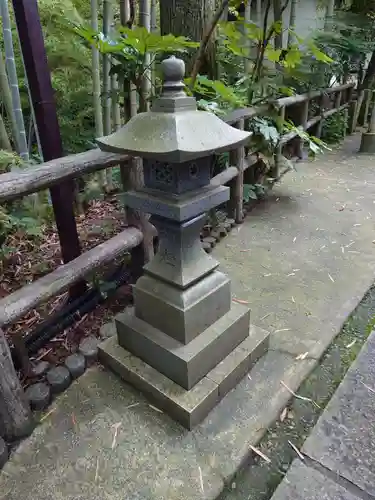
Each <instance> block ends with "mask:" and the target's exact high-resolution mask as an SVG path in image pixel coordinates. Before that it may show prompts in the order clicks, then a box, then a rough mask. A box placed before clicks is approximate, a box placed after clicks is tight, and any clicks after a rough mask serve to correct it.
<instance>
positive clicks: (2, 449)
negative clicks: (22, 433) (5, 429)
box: [0, 437, 9, 469]
mask: <svg viewBox="0 0 375 500" xmlns="http://www.w3.org/2000/svg"><path fill="white" fill-rule="evenodd" d="M8 456H9V455H8V447H7V445H6V443H5V441H4V439H3V438H1V437H0V469H1V468H2V467H3V466H4V465H5V464H6V462H7V460H8Z"/></svg>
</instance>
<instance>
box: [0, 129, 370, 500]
mask: <svg viewBox="0 0 375 500" xmlns="http://www.w3.org/2000/svg"><path fill="white" fill-rule="evenodd" d="M356 140H357V141H358V138H352V139H349V140H348V141H347V142H346V143H345V145H344V148H343V149H342V150H341V151H340V152H338V153H335V154H332V155H326V156H324V157H322V158H320V159H319V160H317V161H315V162H312V163H306V164H301V165H299V166H298V167H297V168H298V171H297V172H296V173H294V174H293V175H289V177H286V178H285V180H284V182H283V183H282V185H281V186H279V187H277V188H276V189H275V191H274V192H273V193H272V196H271V197H270V198H269V199H268V200H267V202H265V203H262V204H260V205H259V206H258V207H257V208H256V210H255V211H254V212H253V213H252V214H251V215H249V217H248V218H247V219H246V222H245V223H244V224H243V225H242V226H240V227H238V228H236V229H235V230H234V231H233V233H232V234H231V235H230V236H228V237H227V238H226V239H225V240H224V241H223V242H221V243H220V244H219V245H218V247H217V248H216V249H215V254H216V257H217V258H218V259H220V260H221V262H222V263H223V266H222V267H223V269H224V270H226V271H227V272H228V273H229V275H230V277H231V278H232V280H233V292H234V295H235V297H237V298H238V299H240V300H244V301H246V302H248V303H249V305H250V307H251V309H252V320H251V321H252V323H253V324H255V325H258V326H261V327H263V328H265V329H268V330H270V331H271V332H272V343H271V344H272V345H271V351H270V352H269V353H268V354H267V355H266V356H265V357H263V358H262V359H261V360H260V361H259V362H258V363H257V364H256V366H255V367H254V368H253V370H252V371H251V374H250V376H249V377H245V378H244V379H243V380H242V381H241V382H240V383H239V385H238V386H237V388H236V389H234V390H233V391H231V392H230V393H229V394H228V395H227V396H226V397H225V398H224V400H223V401H222V402H221V403H220V404H219V405H218V406H217V407H216V408H215V410H213V411H212V412H211V414H210V415H209V417H208V418H207V419H206V420H205V422H203V423H202V424H201V425H199V426H198V427H197V428H196V429H195V430H194V431H193V432H188V431H186V430H185V429H182V428H181V427H180V426H179V425H177V424H175V423H174V422H172V421H171V420H170V419H169V418H168V417H167V416H166V415H164V414H162V413H159V412H158V411H156V410H155V409H154V408H153V407H152V406H150V405H149V404H148V403H147V401H146V400H145V399H144V398H143V397H142V396H141V395H140V394H139V393H137V392H136V391H134V390H132V389H131V388H130V387H128V386H126V385H125V384H123V383H122V382H120V381H119V380H118V379H117V378H116V377H114V376H113V375H111V374H109V373H108V372H106V371H104V370H102V369H100V368H94V369H91V370H89V371H88V372H87V373H86V374H85V375H84V376H83V377H81V378H80V379H79V380H78V381H76V382H75V383H74V384H73V385H72V386H71V388H70V389H69V390H68V391H66V392H65V393H64V394H63V395H62V396H61V397H60V398H58V399H57V401H56V402H55V403H54V405H53V407H52V412H51V413H50V414H49V415H48V417H46V418H45V419H44V420H43V422H42V423H41V425H40V426H39V427H38V428H37V430H36V431H35V432H34V434H33V435H32V436H31V437H30V438H29V439H28V440H26V441H24V442H23V443H22V444H21V446H20V447H19V448H18V450H17V451H16V452H15V453H14V454H13V456H12V458H11V460H10V461H9V462H8V464H7V465H6V467H5V469H4V470H3V472H2V475H1V480H0V499H6V500H20V499H26V498H32V499H33V500H51V499H52V498H53V499H54V500H60V499H61V500H62V499H64V500H97V499H98V498H100V499H101V500H102V499H103V500H105V499H106V498H110V499H111V500H120V499H121V500H122V499H123V498H129V499H130V498H131V499H132V500H139V499H141V500H177V499H178V500H190V499H194V500H196V499H197V498H199V499H207V500H212V499H215V498H217V496H218V494H219V493H220V492H221V491H222V489H223V487H224V485H225V484H228V482H229V481H231V478H232V477H233V474H234V473H235V472H236V471H237V470H238V468H239V467H240V466H241V465H243V463H244V461H245V460H246V458H247V457H248V455H249V453H250V450H251V448H250V447H251V446H255V445H256V444H257V442H258V441H259V440H260V438H261V437H262V436H263V434H264V433H265V431H266V429H267V427H268V426H269V425H270V424H271V423H272V422H273V421H274V420H275V419H276V418H277V416H278V414H279V413H280V412H281V410H282V409H283V408H284V407H285V405H286V403H287V401H288V399H289V398H290V396H291V394H290V390H294V391H295V390H297V388H298V386H299V385H300V383H301V382H302V380H304V378H305V377H306V376H307V375H308V373H309V372H310V371H311V369H312V368H313V367H314V366H315V364H316V362H317V359H318V358H319V356H320V355H321V354H322V352H323V351H324V349H325V348H326V346H327V345H328V344H329V343H330V342H331V340H332V338H333V337H334V336H335V335H336V334H337V333H338V331H339V330H340V327H341V324H342V322H343V320H344V319H345V318H346V316H347V315H348V314H349V313H350V312H351V311H352V309H354V307H355V306H356V304H357V302H358V301H359V300H360V299H361V297H362V296H363V295H364V293H365V292H366V290H367V289H368V288H369V287H370V285H371V284H372V282H373V280H374V270H375V244H374V240H375V231H374V225H375V224H374V220H373V213H374V211H375V161H374V159H373V158H372V157H355V156H352V155H351V151H353V150H354V149H355V148H358V142H357V143H356V142H355V141H356ZM305 353H306V354H305ZM297 354H305V356H304V357H303V359H296V355H297ZM155 376H156V374H155ZM281 382H283V384H282V383H281ZM286 386H287V387H289V390H288V389H287V388H286ZM20 478H22V480H21V479H20Z"/></svg>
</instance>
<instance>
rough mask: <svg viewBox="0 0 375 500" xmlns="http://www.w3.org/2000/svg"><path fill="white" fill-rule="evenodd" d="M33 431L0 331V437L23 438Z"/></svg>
mask: <svg viewBox="0 0 375 500" xmlns="http://www.w3.org/2000/svg"><path fill="white" fill-rule="evenodd" d="M32 429H33V420H32V416H31V411H30V407H29V404H28V402H27V400H26V396H25V394H24V392H23V390H22V387H21V384H20V381H19V380H18V377H17V373H16V370H15V369H14V366H13V362H12V357H11V354H10V349H9V346H8V342H7V340H6V338H5V335H4V332H3V331H2V330H1V329H0V435H4V437H5V438H6V439H7V440H15V439H19V438H21V437H25V436H27V435H28V434H30V432H31V431H32Z"/></svg>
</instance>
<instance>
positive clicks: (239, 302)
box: [232, 297, 249, 305]
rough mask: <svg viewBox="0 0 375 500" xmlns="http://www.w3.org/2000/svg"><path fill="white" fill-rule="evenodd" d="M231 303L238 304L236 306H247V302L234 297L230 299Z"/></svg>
mask: <svg viewBox="0 0 375 500" xmlns="http://www.w3.org/2000/svg"><path fill="white" fill-rule="evenodd" d="M232 300H233V302H238V304H245V305H246V304H248V303H249V302H248V301H247V300H242V299H236V297H233V298H232Z"/></svg>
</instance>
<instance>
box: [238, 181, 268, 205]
mask: <svg viewBox="0 0 375 500" xmlns="http://www.w3.org/2000/svg"><path fill="white" fill-rule="evenodd" d="M265 194H266V186H264V185H263V184H244V187H243V200H244V202H245V203H248V202H249V201H250V200H258V199H260V198H263V197H264V196H265Z"/></svg>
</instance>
